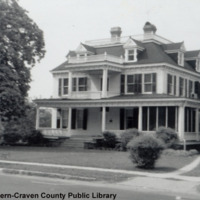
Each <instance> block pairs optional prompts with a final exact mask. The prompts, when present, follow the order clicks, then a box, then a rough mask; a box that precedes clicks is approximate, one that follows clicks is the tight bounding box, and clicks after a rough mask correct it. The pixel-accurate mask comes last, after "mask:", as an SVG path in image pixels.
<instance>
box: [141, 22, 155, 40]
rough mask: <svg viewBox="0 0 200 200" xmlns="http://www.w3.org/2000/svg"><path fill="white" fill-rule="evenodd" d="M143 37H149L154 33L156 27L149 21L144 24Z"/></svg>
mask: <svg viewBox="0 0 200 200" xmlns="http://www.w3.org/2000/svg"><path fill="white" fill-rule="evenodd" d="M143 30H144V39H146V40H147V39H151V38H153V36H154V35H155V34H156V31H157V28H156V26H155V25H153V24H151V23H150V22H146V23H145V25H144V28H143Z"/></svg>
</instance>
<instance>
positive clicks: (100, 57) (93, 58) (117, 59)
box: [68, 54, 124, 64]
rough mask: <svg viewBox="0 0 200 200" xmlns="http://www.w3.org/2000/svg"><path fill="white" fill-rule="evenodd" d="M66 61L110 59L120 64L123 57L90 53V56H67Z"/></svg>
mask: <svg viewBox="0 0 200 200" xmlns="http://www.w3.org/2000/svg"><path fill="white" fill-rule="evenodd" d="M68 61H69V63H86V62H98V61H110V62H114V63H119V64H122V63H123V62H124V58H123V57H117V56H112V55H107V54H100V55H92V56H81V57H68Z"/></svg>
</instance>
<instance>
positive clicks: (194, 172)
mask: <svg viewBox="0 0 200 200" xmlns="http://www.w3.org/2000/svg"><path fill="white" fill-rule="evenodd" d="M184 175H185V176H195V177H199V176H200V164H199V165H198V166H197V167H195V168H194V169H193V170H191V171H189V172H187V173H185V174H184ZM199 190H200V187H199Z"/></svg>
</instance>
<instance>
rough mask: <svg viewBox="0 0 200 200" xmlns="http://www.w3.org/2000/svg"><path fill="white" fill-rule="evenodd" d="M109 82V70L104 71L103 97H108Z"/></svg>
mask: <svg viewBox="0 0 200 200" xmlns="http://www.w3.org/2000/svg"><path fill="white" fill-rule="evenodd" d="M107 82H108V69H103V77H102V97H103V98H105V97H107V84H108V83H107Z"/></svg>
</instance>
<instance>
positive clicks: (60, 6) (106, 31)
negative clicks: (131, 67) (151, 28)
mask: <svg viewBox="0 0 200 200" xmlns="http://www.w3.org/2000/svg"><path fill="white" fill-rule="evenodd" d="M18 2H19V4H20V5H21V6H22V7H23V8H24V9H26V10H27V11H28V12H29V16H30V17H31V18H32V19H33V20H34V21H35V22H36V23H37V25H38V26H39V27H40V29H42V30H43V32H44V39H45V43H46V51H47V52H46V56H45V58H44V59H43V60H41V62H40V63H37V64H36V66H35V67H34V68H33V69H32V80H33V81H32V83H31V89H30V91H29V96H30V97H31V98H36V97H37V98H49V97H51V96H52V89H53V86H52V84H53V78H52V75H51V73H50V70H52V69H53V68H55V67H57V66H58V65H60V64H61V63H62V62H64V61H65V60H66V58H65V56H66V55H67V53H68V51H69V50H74V49H76V48H77V47H78V45H79V44H80V42H84V41H86V40H92V39H103V38H109V37H110V28H111V27H114V26H120V27H121V28H122V36H130V35H137V34H142V33H143V26H144V24H145V22H146V21H149V22H151V23H152V24H154V25H155V26H156V27H157V34H158V35H160V36H162V37H165V38H167V39H169V40H171V41H173V42H181V41H184V42H185V47H186V50H196V49H200V27H199V26H200V0H19V1H18Z"/></svg>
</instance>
